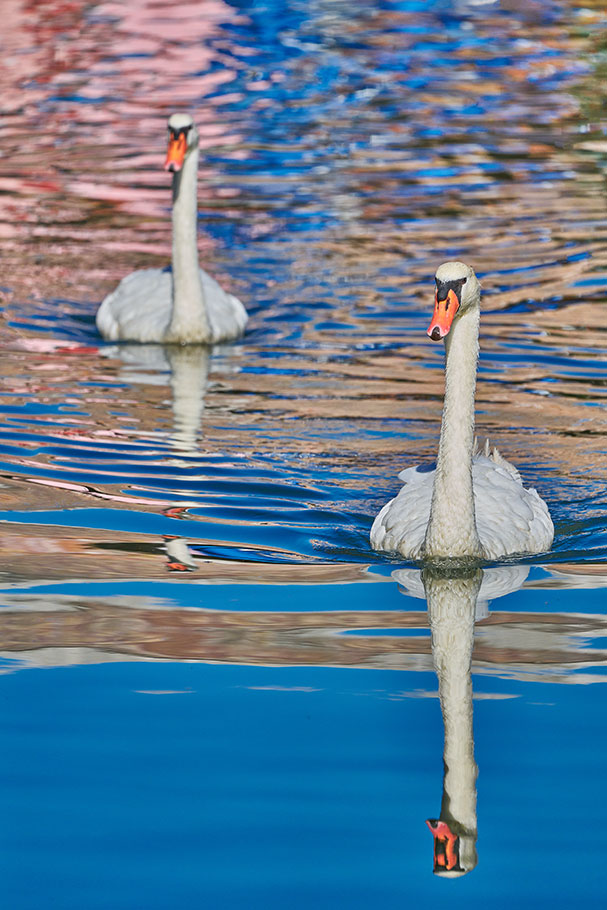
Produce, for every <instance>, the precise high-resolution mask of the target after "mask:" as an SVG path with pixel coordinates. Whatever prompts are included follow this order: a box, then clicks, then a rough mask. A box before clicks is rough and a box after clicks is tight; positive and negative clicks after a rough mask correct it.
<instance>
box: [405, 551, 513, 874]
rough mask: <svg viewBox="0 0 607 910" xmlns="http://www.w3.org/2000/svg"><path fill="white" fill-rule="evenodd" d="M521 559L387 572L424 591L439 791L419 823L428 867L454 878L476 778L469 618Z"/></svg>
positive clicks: (472, 817)
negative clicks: (436, 807)
mask: <svg viewBox="0 0 607 910" xmlns="http://www.w3.org/2000/svg"><path fill="white" fill-rule="evenodd" d="M528 571H529V570H528V568H527V567H526V566H503V567H498V568H491V569H485V570H482V569H474V570H462V572H461V573H460V572H458V573H451V574H449V575H446V574H445V573H444V572H439V571H437V570H436V569H432V568H430V567H426V568H425V569H424V570H423V571H422V572H421V573H420V572H419V571H417V570H414V569H399V570H397V571H396V572H394V573H393V578H394V579H395V580H396V581H397V582H398V583H399V584H400V585H402V586H403V587H404V588H405V589H406V590H407V593H409V594H411V595H412V596H414V597H423V596H424V595H425V597H426V600H427V602H428V618H429V622H430V630H431V635H432V659H433V663H434V669H435V671H436V675H437V677H438V693H439V699H440V706H441V713H442V715H443V724H444V729H445V741H444V750H443V761H444V773H443V796H442V800H441V807H440V813H439V816H438V818H429V819H427V821H426V824H427V825H428V827H429V828H430V831H431V832H432V836H433V839H434V872H435V874H436V875H440V876H443V877H448V878H456V877H458V876H461V875H465V874H466V872H470V871H471V870H472V869H474V867H475V866H476V864H477V853H476V837H477V822H476V778H477V775H478V768H477V765H476V762H475V759H474V735H473V729H472V715H473V710H472V677H471V668H472V649H473V646H474V624H475V622H477V621H478V620H480V619H484V618H485V617H486V616H487V615H488V602H489V601H490V600H492V599H493V598H495V597H501V596H503V595H505V594H509V593H511V592H512V591H516V590H518V588H520V587H521V586H522V584H523V582H524V581H525V579H526V577H527V574H528Z"/></svg>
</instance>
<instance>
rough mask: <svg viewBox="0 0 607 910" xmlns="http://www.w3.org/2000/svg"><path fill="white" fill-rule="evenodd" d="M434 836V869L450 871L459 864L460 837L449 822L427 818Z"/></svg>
mask: <svg viewBox="0 0 607 910" xmlns="http://www.w3.org/2000/svg"><path fill="white" fill-rule="evenodd" d="M426 824H427V825H428V827H429V828H430V831H431V832H432V837H433V838H434V871H435V872H437V871H438V870H440V869H445V870H446V871H448V872H450V871H451V870H452V869H456V868H457V866H458V864H459V837H458V836H457V834H454V833H453V831H452V830H451V828H450V827H449V825H448V824H447V822H444V821H441V820H440V819H430V818H428V819H426Z"/></svg>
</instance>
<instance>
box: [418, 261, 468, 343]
mask: <svg viewBox="0 0 607 910" xmlns="http://www.w3.org/2000/svg"><path fill="white" fill-rule="evenodd" d="M435 280H436V295H435V298H434V314H433V316H432V322H431V323H430V325H429V327H428V335H429V336H430V338H431V339H432V341H441V340H442V339H443V338H445V337H446V336H447V335H448V334H449V330H450V328H451V326H452V324H453V320H454V319H455V317H456V316H457V315H458V314H461V313H464V312H465V311H466V310H467V309H470V308H471V307H473V306H476V307H477V306H478V301H479V297H480V290H481V286H480V284H479V281H478V278H477V277H476V275H475V274H474V269H473V268H472V267H471V266H469V265H466V263H465V262H443V264H442V265H440V266H439V267H438V269H437V271H436V277H435Z"/></svg>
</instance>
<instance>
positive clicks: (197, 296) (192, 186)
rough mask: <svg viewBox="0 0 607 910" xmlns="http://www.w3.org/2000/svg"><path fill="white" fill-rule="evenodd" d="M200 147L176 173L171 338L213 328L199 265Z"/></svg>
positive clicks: (174, 184)
mask: <svg viewBox="0 0 607 910" xmlns="http://www.w3.org/2000/svg"><path fill="white" fill-rule="evenodd" d="M197 181H198V149H197V148H193V149H191V150H190V151H189V152H188V154H187V155H186V157H185V160H184V162H183V167H182V169H181V170H180V171H178V172H177V173H175V174H174V175H173V215H172V218H173V256H172V266H173V301H172V303H173V306H172V312H171V322H170V325H169V330H168V333H167V339H166V340H167V341H176V342H179V341H190V340H204V339H201V338H197V339H192V338H190V337H189V333H191V331H192V326H193V325H195V326H197V327H198V332H200V327H201V326H202V328H203V330H206V332H207V334H208V331H209V324H208V318H207V311H206V305H205V300H204V294H203V290H202V283H201V281H200V269H199V265H198V230H197V221H198V219H197V213H198V202H197Z"/></svg>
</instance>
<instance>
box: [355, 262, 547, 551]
mask: <svg viewBox="0 0 607 910" xmlns="http://www.w3.org/2000/svg"><path fill="white" fill-rule="evenodd" d="M479 321H480V284H479V282H478V279H477V277H476V275H475V274H474V271H473V270H472V269H471V268H470V266H468V265H465V264H464V263H463V262H445V263H443V265H441V266H440V267H439V269H438V271H437V273H436V297H435V307H434V315H433V317H432V322H431V323H430V327H429V329H428V335H429V336H430V338H432V340H433V341H440V340H441V339H445V354H446V357H445V399H444V406H443V417H442V424H441V433H440V442H439V445H438V458H437V463H436V468H435V469H434V470H431V469H430V468H428V467H425V466H418V467H413V468H407V469H406V470H404V471H402V472H401V474H399V477H400V479H401V480H403V481H404V482H405V485H404V486H403V487H402V489H401V490H400V492H399V494H398V495H397V496H396V497H395V498H394V499H392V500H391V501H390V502H389V503H387V504H386V505H385V506H384V507H383V509H382V510H381V512H380V513H379V515H378V516H377V518H376V519H375V521H374V522H373V527H372V528H371V546H372V547H373V548H374V549H375V550H386V551H388V552H398V553H400V554H401V555H402V556H404V557H405V558H407V559H425V560H429V561H433V560H434V561H436V560H439V561H440V560H442V559H451V558H456V559H458V558H459V559H475V560H482V559H497V558H499V557H502V556H510V555H514V554H523V553H541V552H543V551H545V550H548V549H550V545H551V544H552V539H553V537H554V526H553V524H552V519H551V518H550V513H549V512H548V507H547V505H546V503H545V502H544V501H543V499H541V498H540V497H539V496H538V494H537V492H536V491H535V490H526V489H525V488H524V487H523V484H522V481H521V478H520V475H519V473H518V471H517V470H516V468H515V467H514V466H513V465H511V464H509V463H508V462H507V461H506V460H505V459H504V458H502V456H501V455H500V454H499V452H498V451H497V449H493V451H492V452H491V453H490V452H489V446H488V444H486V446H485V450H484V452H482V453H477V452H476V451H475V442H474V391H475V387H476V369H477V363H478V330H479Z"/></svg>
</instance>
